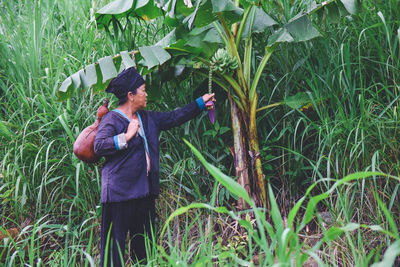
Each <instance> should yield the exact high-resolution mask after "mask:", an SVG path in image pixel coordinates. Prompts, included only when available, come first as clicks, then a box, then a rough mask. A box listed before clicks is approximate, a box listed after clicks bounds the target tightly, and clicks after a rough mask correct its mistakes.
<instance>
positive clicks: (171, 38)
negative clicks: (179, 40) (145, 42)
mask: <svg viewBox="0 0 400 267" xmlns="http://www.w3.org/2000/svg"><path fill="white" fill-rule="evenodd" d="M175 42H176V35H175V29H173V30H172V31H171V32H170V33H168V34H167V35H166V36H165V37H164V38H162V39H161V40H160V41H158V42H157V43H156V44H155V46H161V47H163V48H165V47H168V46H170V45H171V44H174V43H175Z"/></svg>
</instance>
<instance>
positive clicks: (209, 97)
mask: <svg viewBox="0 0 400 267" xmlns="http://www.w3.org/2000/svg"><path fill="white" fill-rule="evenodd" d="M214 95H215V94H214V93H212V94H205V95H203V96H202V98H203V101H204V103H207V102H208V101H210V99H211V100H212V101H213V102H215V101H216V100H215V98H214Z"/></svg>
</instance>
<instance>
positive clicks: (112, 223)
mask: <svg viewBox="0 0 400 267" xmlns="http://www.w3.org/2000/svg"><path fill="white" fill-rule="evenodd" d="M106 92H108V93H113V94H114V95H115V96H116V97H117V98H118V100H119V103H118V104H119V106H118V108H116V109H114V110H113V111H110V112H108V113H107V114H106V115H105V116H104V117H103V118H102V120H101V122H100V125H99V128H98V132H97V135H96V139H95V143H94V149H95V153H96V154H97V155H99V156H105V162H104V165H103V169H102V179H101V203H102V221H101V252H100V265H101V266H110V263H111V261H112V262H113V266H121V265H122V261H123V256H124V251H125V239H126V236H127V233H128V231H129V233H130V236H131V237H132V240H131V256H132V257H134V258H136V260H138V261H141V260H144V259H145V258H146V249H145V239H144V235H145V234H146V235H149V234H150V232H151V228H152V225H153V223H154V219H155V199H156V197H157V196H158V194H159V193H160V182H159V154H160V149H159V134H160V131H164V130H168V129H171V128H172V127H175V126H179V125H181V124H183V123H185V122H187V121H189V120H191V119H193V118H194V117H196V116H197V115H198V114H200V113H201V111H202V110H204V108H205V103H206V102H207V101H209V100H212V101H215V99H214V94H205V95H203V96H202V97H199V98H197V99H196V101H193V102H192V103H190V104H187V105H185V106H184V107H181V108H178V109H176V110H174V111H171V112H156V111H146V110H143V109H144V108H145V107H146V104H147V93H146V86H145V81H144V79H143V77H142V76H141V75H140V74H139V73H138V72H137V71H136V69H135V68H133V67H131V68H129V69H126V70H124V71H122V72H121V73H120V74H119V75H118V76H117V77H116V78H114V79H113V80H112V81H111V82H110V84H109V85H108V87H107V89H106ZM107 242H108V244H107ZM106 248H108V250H107V253H106ZM106 254H107V255H108V256H107V257H105V255H106Z"/></svg>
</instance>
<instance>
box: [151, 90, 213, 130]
mask: <svg viewBox="0 0 400 267" xmlns="http://www.w3.org/2000/svg"><path fill="white" fill-rule="evenodd" d="M211 99H212V100H213V101H215V99H214V94H205V95H203V96H202V97H199V98H197V99H196V101H194V102H192V103H190V104H187V105H185V106H183V107H180V108H177V109H175V110H173V111H170V112H156V113H155V120H156V122H157V124H158V127H159V129H160V130H168V129H171V128H173V127H176V126H179V125H181V124H183V123H185V122H187V121H189V120H191V119H193V118H194V117H196V116H197V115H198V114H200V112H201V111H203V110H204V109H205V103H206V102H207V101H209V100H211Z"/></svg>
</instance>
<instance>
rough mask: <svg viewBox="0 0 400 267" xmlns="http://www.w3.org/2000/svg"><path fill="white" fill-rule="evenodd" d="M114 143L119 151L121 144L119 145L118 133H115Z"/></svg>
mask: <svg viewBox="0 0 400 267" xmlns="http://www.w3.org/2000/svg"><path fill="white" fill-rule="evenodd" d="M114 144H115V147H116V148H117V151H118V150H119V146H118V135H114Z"/></svg>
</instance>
